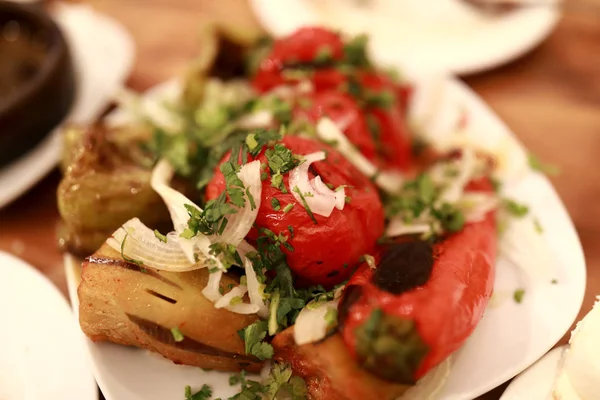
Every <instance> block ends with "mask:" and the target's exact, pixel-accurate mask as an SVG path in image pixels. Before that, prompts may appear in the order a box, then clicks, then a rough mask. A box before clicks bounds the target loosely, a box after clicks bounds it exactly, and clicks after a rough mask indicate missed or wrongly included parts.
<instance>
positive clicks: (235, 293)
mask: <svg viewBox="0 0 600 400" xmlns="http://www.w3.org/2000/svg"><path fill="white" fill-rule="evenodd" d="M247 291H248V288H247V287H246V286H244V285H239V286H236V287H234V288H233V289H231V290H230V291H229V293H227V294H225V295H223V297H221V298H220V299H219V301H217V302H216V303H215V308H225V309H226V310H229V311H232V312H234V313H237V314H256V312H257V311H258V306H257V305H256V304H249V303H239V304H231V300H233V299H234V298H235V297H242V296H243V295H244V294H246V292H247Z"/></svg>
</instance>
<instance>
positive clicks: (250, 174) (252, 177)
mask: <svg viewBox="0 0 600 400" xmlns="http://www.w3.org/2000/svg"><path fill="white" fill-rule="evenodd" d="M237 176H238V178H240V180H241V181H242V183H243V184H244V187H245V188H246V189H247V190H248V193H250V195H251V196H252V198H253V200H254V205H255V206H254V207H252V203H251V202H250V200H249V199H248V195H247V193H246V192H245V193H244V199H245V203H244V207H242V208H237V212H236V213H234V214H229V215H227V217H226V218H227V226H226V227H225V230H224V231H223V233H222V234H221V235H214V236H211V242H213V243H216V242H222V243H228V244H232V245H234V246H236V247H237V246H238V245H239V244H240V243H241V241H242V240H243V239H244V238H245V237H246V235H247V234H248V232H250V229H251V228H252V225H254V221H256V216H257V215H258V209H259V207H260V202H261V191H262V182H261V180H260V161H258V160H256V161H252V162H250V163H248V164H245V165H244V166H242V168H241V169H240V172H238V174H237ZM188 218H189V216H188ZM186 224H187V219H186Z"/></svg>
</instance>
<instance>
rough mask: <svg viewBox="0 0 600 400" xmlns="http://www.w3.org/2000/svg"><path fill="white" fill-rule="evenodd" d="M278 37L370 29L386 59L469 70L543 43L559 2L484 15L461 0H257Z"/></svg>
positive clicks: (375, 53) (255, 3)
mask: <svg viewBox="0 0 600 400" xmlns="http://www.w3.org/2000/svg"><path fill="white" fill-rule="evenodd" d="M250 2H251V4H252V6H253V8H254V11H255V12H256V14H257V16H258V18H259V20H260V21H261V22H262V24H263V26H264V27H265V28H266V29H267V30H268V31H269V32H271V33H272V34H274V35H276V36H281V35H286V34H289V33H291V32H293V31H294V30H295V29H297V28H299V27H301V26H306V25H322V26H327V27H331V28H334V29H338V30H341V31H344V32H347V33H351V34H359V33H366V34H368V35H369V37H370V38H371V50H372V54H373V56H374V57H375V59H376V60H377V61H379V62H381V63H384V64H388V65H392V66H397V65H403V66H407V65H408V66H411V67H414V69H417V70H420V71H429V72H431V71H444V72H449V73H453V74H458V75H462V74H469V73H474V72H479V71H483V70H487V69H490V68H493V67H496V66H498V65H501V64H504V63H506V62H508V61H511V60H513V59H515V58H517V57H520V56H522V55H523V54H525V53H526V52H528V51H529V50H531V49H533V48H534V47H536V46H537V45H538V44H540V43H541V42H542V41H543V40H544V39H545V38H546V37H547V36H548V35H549V34H550V33H551V32H552V30H553V28H554V27H555V25H556V23H557V22H558V20H559V17H560V11H559V3H560V0H548V1H547V2H546V3H548V4H553V3H554V4H556V5H555V6H552V5H548V6H539V7H526V8H522V9H518V10H516V11H513V12H510V13H509V14H507V15H505V16H502V17H494V18H490V17H485V16H484V15H482V14H480V13H478V12H475V11H473V9H471V8H470V7H469V6H467V5H465V4H464V3H463V2H462V1H461V0H399V1H398V0H285V1H281V0H251V1H250Z"/></svg>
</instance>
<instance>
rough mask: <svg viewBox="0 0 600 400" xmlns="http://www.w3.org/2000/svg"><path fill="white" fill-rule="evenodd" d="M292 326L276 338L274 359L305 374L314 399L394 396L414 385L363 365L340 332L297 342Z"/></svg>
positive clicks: (376, 399)
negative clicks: (393, 380) (380, 375)
mask: <svg viewBox="0 0 600 400" xmlns="http://www.w3.org/2000/svg"><path fill="white" fill-rule="evenodd" d="M293 329H294V328H293V327H291V328H288V329H286V330H285V331H283V332H281V333H279V334H278V335H276V336H275V338H274V339H273V342H272V345H273V348H274V349H275V359H276V360H277V361H281V362H284V363H287V364H290V365H291V366H292V370H293V372H294V375H297V376H299V377H301V378H303V379H304V380H305V381H306V385H307V388H308V398H309V399H311V400H369V399H373V400H393V399H397V398H398V397H399V396H401V395H402V394H404V392H406V391H407V390H408V389H409V388H410V387H411V386H407V385H400V384H395V383H391V382H387V381H384V380H381V379H379V378H377V377H375V375H372V374H370V373H369V372H368V371H366V370H364V369H362V368H361V367H360V366H359V365H358V364H357V363H356V361H355V360H354V359H352V357H351V356H350V354H349V353H348V350H347V349H346V347H345V345H344V342H343V340H342V338H341V336H340V334H339V333H336V334H334V335H331V336H329V337H328V338H326V339H324V340H323V341H321V342H318V343H311V344H305V345H302V346H298V345H296V342H295V340H294V331H293Z"/></svg>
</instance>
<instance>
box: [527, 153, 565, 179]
mask: <svg viewBox="0 0 600 400" xmlns="http://www.w3.org/2000/svg"><path fill="white" fill-rule="evenodd" d="M527 161H528V162H529V167H530V168H531V169H533V170H534V171H538V172H541V173H543V174H546V175H558V174H559V173H560V168H558V167H557V166H556V165H552V164H545V163H543V162H542V161H541V160H540V159H539V158H537V157H536V156H535V155H534V154H531V153H529V155H528V156H527Z"/></svg>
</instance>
